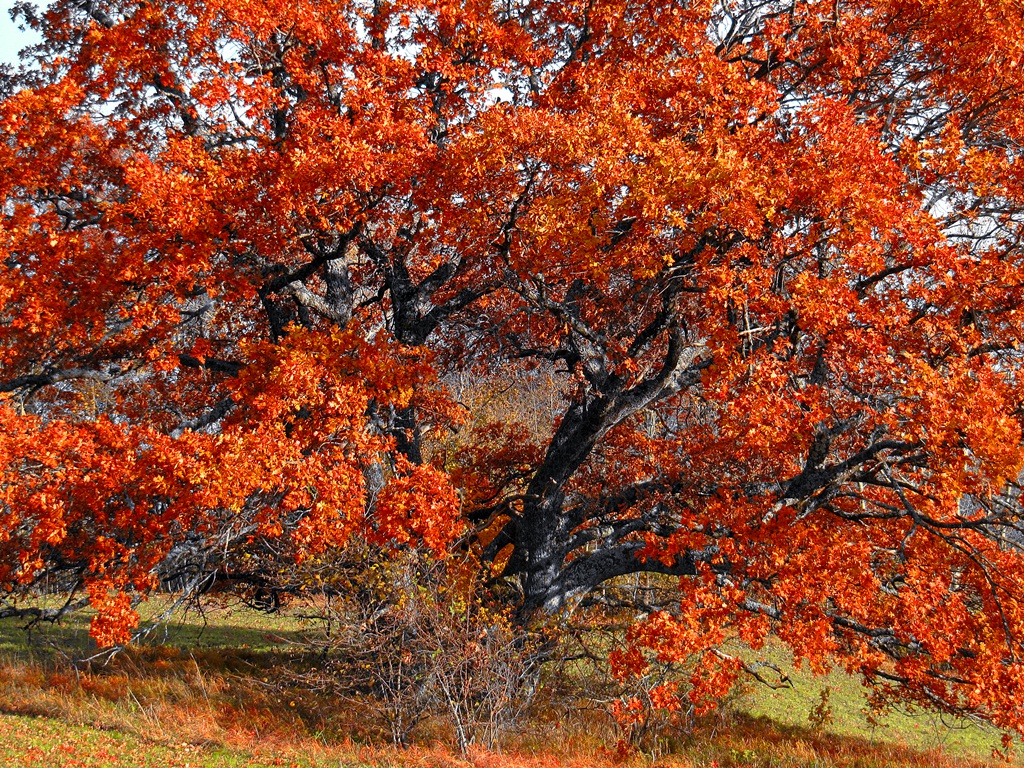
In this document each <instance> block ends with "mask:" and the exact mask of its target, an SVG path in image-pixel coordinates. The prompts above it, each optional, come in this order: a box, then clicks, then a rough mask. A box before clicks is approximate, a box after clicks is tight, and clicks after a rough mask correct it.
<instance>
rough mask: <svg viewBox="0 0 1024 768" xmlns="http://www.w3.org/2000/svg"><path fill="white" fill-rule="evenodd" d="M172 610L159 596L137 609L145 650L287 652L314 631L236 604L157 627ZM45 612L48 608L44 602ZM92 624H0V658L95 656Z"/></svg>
mask: <svg viewBox="0 0 1024 768" xmlns="http://www.w3.org/2000/svg"><path fill="white" fill-rule="evenodd" d="M170 605H171V602H170V599H169V598H167V597H163V596H155V597H152V598H150V599H149V600H147V601H145V602H143V603H141V604H140V605H139V606H138V608H137V610H138V611H139V614H140V615H141V617H142V623H141V625H140V630H150V631H149V632H147V633H146V634H143V635H142V636H141V637H140V642H141V644H143V645H149V646H156V645H166V646H171V647H175V648H190V649H192V648H246V649H250V650H254V651H265V650H272V649H280V648H282V647H288V646H289V645H291V644H292V643H295V642H297V641H299V640H300V639H301V637H302V633H303V631H304V630H306V629H308V628H309V627H310V626H311V624H310V622H309V621H306V620H303V619H302V618H300V617H299V616H296V615H294V614H293V613H288V612H281V613H278V614H267V613H262V612H260V611H255V610H253V609H251V608H248V607H247V606H245V605H243V604H241V603H238V602H227V601H219V602H218V601H212V600H211V601H207V603H206V604H205V605H204V606H203V609H202V610H201V611H200V610H196V609H194V608H191V609H186V610H179V611H177V612H176V613H175V615H174V616H173V617H172V618H171V619H170V620H169V621H165V622H161V623H159V624H156V623H154V619H155V618H157V617H160V616H161V615H162V614H163V613H164V611H165V610H166V609H167V608H168V607H170ZM41 607H50V606H48V605H46V604H45V601H41ZM91 618H92V612H91V611H89V610H85V611H80V612H78V613H75V614H72V615H69V616H65V617H63V618H62V619H61V620H60V621H59V622H56V623H52V624H51V623H49V622H40V623H38V624H35V625H33V626H30V627H29V624H30V622H29V621H27V620H25V619H14V618H7V619H0V654H4V655H8V656H10V655H14V656H21V655H24V654H26V653H34V654H40V653H41V654H44V655H47V654H58V655H68V656H78V657H81V656H88V655H90V654H91V653H94V652H96V644H95V643H94V642H93V641H92V638H91V637H89V622H90V620H91ZM26 627H29V628H28V629H27V630H26Z"/></svg>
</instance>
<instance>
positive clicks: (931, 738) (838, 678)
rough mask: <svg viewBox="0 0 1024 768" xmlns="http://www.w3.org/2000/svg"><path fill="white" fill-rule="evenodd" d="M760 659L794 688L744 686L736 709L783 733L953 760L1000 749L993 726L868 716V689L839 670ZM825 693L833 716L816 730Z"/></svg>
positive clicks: (784, 657) (910, 715) (774, 652)
mask: <svg viewBox="0 0 1024 768" xmlns="http://www.w3.org/2000/svg"><path fill="white" fill-rule="evenodd" d="M758 655H759V656H760V657H761V658H763V659H764V660H767V661H770V662H772V663H774V664H777V665H778V666H779V667H780V668H781V669H783V670H785V672H786V674H787V676H788V677H789V678H790V680H791V681H792V687H791V688H782V689H780V690H771V689H770V688H767V687H766V686H763V685H760V684H753V685H746V686H744V689H743V693H742V695H740V696H739V697H738V698H737V700H736V701H735V703H734V706H735V707H736V708H737V710H738V711H740V712H742V713H744V714H746V715H749V716H750V717H755V718H765V719H767V720H770V721H772V722H773V723H775V724H777V725H779V726H782V727H784V728H805V729H806V728H811V729H813V730H821V731H824V732H826V733H833V734H837V735H841V736H846V737H855V738H859V739H864V740H866V741H868V742H870V743H887V744H904V745H907V746H909V747H913V748H915V749H923V750H928V749H941V750H943V751H945V752H947V753H949V754H952V755H964V756H970V757H977V758H986V757H988V756H989V755H991V754H992V750H993V748H997V747H1000V738H1001V736H1002V732H1001V731H999V730H998V729H996V728H993V727H991V726H988V725H984V724H979V723H975V722H971V721H964V720H956V719H953V718H950V717H948V716H941V715H938V714H936V713H934V712H930V711H920V710H918V711H907V710H904V711H891V712H888V713H881V714H880V713H877V712H876V713H871V711H870V708H869V706H868V698H867V689H866V688H865V686H864V685H863V683H862V682H861V680H860V679H859V678H857V677H853V676H850V675H848V674H846V673H845V672H844V671H842V670H833V671H832V672H831V673H829V674H828V675H826V676H824V677H822V676H818V675H815V674H813V673H811V672H810V671H809V670H808V669H807V668H806V667H804V668H803V669H799V668H796V667H794V665H793V661H792V656H791V655H790V654H789V653H788V650H786V649H784V648H781V647H777V646H776V647H769V648H766V650H765V651H763V652H762V653H760V654H758ZM823 691H827V692H828V693H827V696H828V699H827V700H828V705H829V707H830V709H831V715H832V716H831V718H830V722H827V723H823V724H816V723H815V722H814V720H815V718H814V717H813V715H812V712H813V710H814V709H815V707H817V706H818V705H819V704H820V703H821V701H822V699H821V696H822V692H823ZM1018 751H1020V750H1018Z"/></svg>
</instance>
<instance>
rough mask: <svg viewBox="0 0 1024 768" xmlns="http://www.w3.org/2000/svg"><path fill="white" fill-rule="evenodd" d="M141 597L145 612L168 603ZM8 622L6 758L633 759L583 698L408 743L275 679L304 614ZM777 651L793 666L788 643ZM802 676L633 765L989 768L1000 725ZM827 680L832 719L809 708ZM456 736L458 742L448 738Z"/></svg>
mask: <svg viewBox="0 0 1024 768" xmlns="http://www.w3.org/2000/svg"><path fill="white" fill-rule="evenodd" d="M163 607H165V606H164V604H163V603H162V601H161V599H160V598H155V599H154V600H152V601H151V602H150V603H148V604H144V606H143V610H144V618H146V619H151V618H152V617H153V616H154V615H156V614H157V613H158V612H159V611H161V610H162V609H163ZM23 624H24V622H20V623H19V622H16V621H13V620H10V619H7V620H0V765H10V766H22V765H24V766H50V765H53V766H94V765H95V766H113V767H115V768H116V767H117V766H122V765H124V766H129V765H130V766H136V765H138V766H150V765H152V766H161V767H163V766H167V767H168V768H175V767H177V766H189V767H190V768H194V767H195V766H204V767H208V768H220V767H221V766H243V765H245V766H248V765H251V766H272V765H288V766H292V765H294V766H302V767H303V768H305V767H307V766H308V767H309V768H318V767H319V766H346V767H351V768H378V767H379V768H392V767H394V768H398V767H399V766H400V767H401V768H410V767H411V766H423V767H424V768H432V767H433V766H438V767H439V768H440V767H441V766H445V767H446V768H448V767H451V768H455V767H457V766H469V765H472V766H477V767H478V768H510V767H511V766H523V767H524V768H554V767H556V766H559V767H565V766H580V767H581V768H582V766H612V765H617V764H622V762H623V761H622V759H621V756H620V755H618V754H617V753H616V751H615V750H614V749H609V746H608V745H614V743H615V738H616V734H615V731H614V729H613V727H612V726H611V724H610V721H609V720H608V718H607V717H606V716H604V715H601V714H599V713H594V712H584V711H580V710H574V708H573V705H572V704H571V703H570V702H568V701H565V702H561V703H560V704H559V705H558V706H559V707H561V711H562V713H563V715H562V716H561V717H558V718H551V717H548V716H546V715H548V714H550V711H551V709H550V704H545V705H544V706H547V707H549V709H548V711H547V712H546V713H545V716H542V717H538V718H534V719H533V720H532V721H531V723H530V724H529V727H528V730H527V731H526V732H524V733H523V734H521V735H519V736H517V738H516V739H515V740H514V742H511V743H509V744H507V745H506V751H505V752H504V753H503V754H492V753H486V752H477V753H474V754H472V755H471V756H470V759H469V760H468V761H467V760H464V759H462V758H460V757H458V756H456V755H454V754H453V753H452V752H451V751H450V750H448V749H446V748H444V747H441V746H436V747H429V748H420V749H417V750H411V751H399V750H395V749H392V748H385V747H380V746H374V745H380V744H381V743H382V738H383V734H382V731H381V729H380V728H379V727H377V726H374V724H373V723H372V722H370V721H369V719H368V718H367V716H366V709H365V707H364V708H361V706H360V702H359V701H358V700H349V701H339V700H337V698H336V697H331V696H329V695H324V694H320V695H318V694H316V693H310V692H309V691H300V690H297V689H291V688H289V687H288V686H286V685H282V684H280V683H275V682H274V681H275V679H278V678H279V672H280V670H281V669H287V668H288V667H289V665H301V664H304V663H308V662H309V659H308V658H306V657H304V656H303V654H302V652H301V651H299V650H297V649H296V648H295V647H294V646H293V645H292V641H294V640H296V639H297V638H300V637H301V636H302V633H303V632H304V631H305V630H306V629H307V628H308V625H307V624H306V622H305V621H304V620H303V619H302V618H301V617H300V616H296V615H294V614H292V615H287V614H285V615H276V616H268V615H266V614H261V613H257V612H255V611H252V610H249V609H247V608H244V607H243V606H238V605H234V606H230V605H222V606H220V607H218V608H217V609H215V610H210V611H208V612H206V613H205V614H199V613H196V612H191V613H186V614H185V615H184V616H183V617H182V618H181V619H180V620H179V621H176V622H174V623H172V624H170V625H168V626H167V627H165V628H161V629H159V630H158V631H157V632H154V633H151V634H150V635H148V636H147V637H146V639H145V641H144V644H142V645H140V646H137V647H133V648H131V649H129V650H127V651H125V652H123V653H121V654H119V655H117V656H115V657H114V658H113V659H110V660H107V661H101V660H99V659H97V660H96V661H94V662H92V663H89V664H78V665H77V666H76V665H71V664H69V663H68V661H67V656H70V655H78V656H83V655H88V654H89V653H90V652H91V651H92V650H94V649H93V647H92V643H91V640H90V639H89V638H88V617H87V616H78V617H74V618H71V619H67V620H65V621H64V622H62V623H61V624H60V625H55V626H49V625H44V626H40V627H37V628H36V629H34V630H33V631H32V632H30V633H28V634H26V633H25V632H24V631H23V630H22V629H21V626H22V625H23ZM768 653H769V654H770V655H771V661H773V662H774V663H777V664H779V666H782V667H786V668H787V669H788V668H792V662H791V660H790V658H789V657H788V656H786V655H785V653H784V652H783V651H782V650H780V649H777V648H776V649H770V650H769V651H768ZM790 677H791V678H792V680H793V687H792V688H791V689H784V690H780V691H771V690H768V689H766V688H764V687H761V686H757V687H752V686H748V687H746V688H745V689H744V690H743V691H741V692H740V694H739V695H738V696H737V697H736V698H735V700H734V701H732V702H731V703H730V708H729V710H728V712H727V713H726V714H724V715H721V716H719V717H718V718H717V719H715V720H713V721H709V722H708V723H706V724H705V725H704V726H702V729H701V730H699V731H698V732H696V733H695V734H692V735H690V736H688V737H687V736H679V737H678V738H676V740H675V741H668V740H663V741H662V742H660V745H659V749H658V750H657V751H656V752H655V753H654V754H647V755H633V756H632V757H631V758H629V759H628V760H626V763H627V764H630V765H634V764H635V765H637V766H648V767H649V766H654V765H657V766H665V767H666V768H667V767H668V766H677V767H678V768H715V767H716V766H717V768H782V767H783V766H786V767H787V768H788V767H789V766H796V767H797V768H925V767H926V766H927V767H928V768H978V767H980V766H991V765H994V763H993V762H992V761H991V760H990V759H989V756H990V755H991V753H992V748H993V747H994V746H998V744H999V734H998V733H997V732H995V731H994V730H991V729H983V728H979V727H978V726H975V725H970V726H969V727H959V728H958V727H950V726H951V725H954V724H949V723H943V722H942V721H941V720H939V719H937V718H936V717H934V716H930V715H925V714H917V715H915V714H908V713H893V714H891V715H888V716H886V717H878V716H875V719H871V718H869V717H868V716H867V714H866V697H865V695H864V690H863V689H862V687H861V685H860V683H859V682H858V681H857V680H855V679H853V678H851V677H849V676H847V675H845V674H843V673H842V672H833V673H832V674H831V675H828V676H826V677H823V678H819V677H815V676H813V675H811V674H810V673H809V672H806V671H801V670H799V669H794V670H793V671H792V672H791V673H790ZM823 690H828V692H829V696H828V704H829V706H830V709H831V720H830V721H829V718H824V720H825V721H824V722H822V718H817V720H816V724H814V723H812V722H811V721H812V720H815V718H814V717H809V716H811V714H812V712H813V710H814V708H815V706H816V705H817V704H819V703H820V702H821V692H822V691H823ZM445 728H446V726H445V725H444V724H443V723H428V724H427V726H426V727H425V729H424V730H423V733H422V735H421V738H420V743H422V744H428V745H429V744H431V743H436V744H440V743H443V742H445V740H446V739H447V738H448V736H449V734H448V733H447V732H446V730H445ZM448 743H450V741H449V742H448Z"/></svg>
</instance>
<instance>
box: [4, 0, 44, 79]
mask: <svg viewBox="0 0 1024 768" xmlns="http://www.w3.org/2000/svg"><path fill="white" fill-rule="evenodd" d="M14 3H15V0H0V64H13V63H14V62H16V61H17V60H18V51H20V50H21V49H22V48H24V47H25V46H26V45H31V44H32V43H34V42H36V40H37V38H36V36H35V35H33V34H32V33H31V32H22V31H21V30H19V29H18V26H17V25H16V24H15V23H14V22H13V21H11V8H12V7H13V6H14Z"/></svg>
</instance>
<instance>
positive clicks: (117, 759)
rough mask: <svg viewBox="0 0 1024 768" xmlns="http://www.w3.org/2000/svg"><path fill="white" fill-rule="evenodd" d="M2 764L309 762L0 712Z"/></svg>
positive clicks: (233, 767) (161, 766) (56, 767)
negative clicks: (166, 741) (160, 741)
mask: <svg viewBox="0 0 1024 768" xmlns="http://www.w3.org/2000/svg"><path fill="white" fill-rule="evenodd" d="M333 764H334V765H342V764H343V763H339V762H335V763H333ZM0 765H4V766H10V768H21V766H25V768H30V767H31V768H50V767H51V766H52V768H71V767H72V766H83V768H84V767H85V766H89V767H90V768H91V767H92V766H96V768H121V767H122V766H123V767H124V768H134V767H135V766H138V767H139V768H241V767H242V766H253V768H263V767H264V766H266V767H267V768H269V766H280V765H288V766H292V765H295V766H307V765H312V764H311V763H309V762H308V761H305V760H302V759H299V760H295V759H288V758H274V757H269V758H264V757H259V756H255V755H252V754H249V753H245V752H239V751H232V750H227V749H223V748H210V747H207V746H204V745H197V744H187V743H183V744H174V745H165V744H158V743H153V742H151V741H148V740H146V739H142V738H140V737H138V736H135V735H132V734H126V733H119V732H117V731H105V730H100V729H98V728H93V727H90V726H87V725H76V724H70V723H66V722H63V721H61V720H56V719H52V718H46V717H21V716H17V715H4V716H0ZM348 765H352V766H355V765H357V764H356V763H349V764H348Z"/></svg>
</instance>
